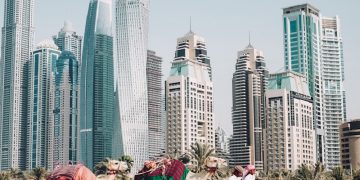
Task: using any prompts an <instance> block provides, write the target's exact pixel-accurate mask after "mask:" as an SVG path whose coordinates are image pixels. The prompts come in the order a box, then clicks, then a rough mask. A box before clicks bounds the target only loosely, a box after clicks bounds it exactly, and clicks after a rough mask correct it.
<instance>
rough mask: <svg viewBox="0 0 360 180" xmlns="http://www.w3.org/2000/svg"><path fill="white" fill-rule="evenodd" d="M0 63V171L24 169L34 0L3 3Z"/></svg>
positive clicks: (15, 0) (16, 0) (11, 0)
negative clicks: (28, 66) (28, 74)
mask: <svg viewBox="0 0 360 180" xmlns="http://www.w3.org/2000/svg"><path fill="white" fill-rule="evenodd" d="M4 2H5V6H4V16H3V17H4V26H3V28H2V41H1V43H2V44H1V60H0V133H1V135H0V155H1V157H0V158H1V163H0V170H3V169H10V168H19V169H25V167H26V135H27V134H26V129H27V125H26V123H27V82H28V78H27V71H28V69H27V64H28V61H29V59H30V54H31V52H32V50H33V43H34V27H33V24H34V22H33V18H34V13H33V12H34V3H35V0H26V1H25V0H5V1H4Z"/></svg>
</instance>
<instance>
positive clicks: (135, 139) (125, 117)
mask: <svg viewBox="0 0 360 180" xmlns="http://www.w3.org/2000/svg"><path fill="white" fill-rule="evenodd" d="M115 10H116V12H115V20H116V21H115V23H114V24H115V25H116V27H115V32H116V38H115V39H116V52H117V55H116V58H117V59H116V65H117V70H116V71H115V72H117V74H116V75H115V77H116V86H117V87H116V89H117V93H118V96H117V97H118V99H117V101H119V102H118V105H119V109H116V110H115V112H118V113H119V115H118V116H119V118H120V119H117V121H119V122H116V124H117V125H118V127H116V128H117V130H116V132H115V137H114V143H113V145H114V148H113V149H114V150H115V152H113V156H114V157H119V156H121V155H123V154H126V155H130V156H132V157H133V158H134V161H135V162H134V169H140V168H142V165H143V162H144V161H145V160H147V159H148V158H149V153H148V151H149V150H148V149H149V145H148V144H149V143H148V135H149V133H148V92H147V78H146V62H147V46H148V23H149V22H148V18H149V0H137V1H130V0H116V1H115Z"/></svg>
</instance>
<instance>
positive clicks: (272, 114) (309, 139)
mask: <svg viewBox="0 0 360 180" xmlns="http://www.w3.org/2000/svg"><path fill="white" fill-rule="evenodd" d="M266 99H267V100H266V109H267V113H266V114H267V118H266V123H265V124H266V126H265V127H264V129H265V130H264V169H265V171H269V170H273V169H287V170H291V171H292V172H295V170H296V169H298V167H299V166H300V165H302V164H307V165H314V164H315V163H316V139H315V129H314V124H313V108H312V107H313V102H312V97H311V96H310V93H309V87H308V85H307V83H306V79H305V77H304V76H303V75H301V74H299V73H295V72H291V71H288V72H282V73H276V74H271V75H270V77H269V86H268V90H267V91H266Z"/></svg>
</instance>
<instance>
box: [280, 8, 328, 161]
mask: <svg viewBox="0 0 360 180" xmlns="http://www.w3.org/2000/svg"><path fill="white" fill-rule="evenodd" d="M283 22H284V48H285V53H284V54H285V70H287V71H295V72H298V73H301V74H303V75H304V76H305V78H306V81H307V83H308V86H309V93H310V96H311V97H312V98H313V103H314V106H313V111H314V116H313V118H314V127H315V128H316V129H315V130H316V143H317V144H316V147H317V160H318V161H320V162H325V159H324V158H326V157H325V141H324V140H325V139H324V136H325V131H324V128H325V127H324V118H323V117H324V116H323V105H322V103H323V100H322V98H323V93H322V83H323V82H322V74H321V47H320V44H321V23H320V22H321V18H320V11H319V10H318V9H317V8H315V7H313V6H311V5H310V4H302V5H297V6H292V7H288V8H284V9H283Z"/></svg>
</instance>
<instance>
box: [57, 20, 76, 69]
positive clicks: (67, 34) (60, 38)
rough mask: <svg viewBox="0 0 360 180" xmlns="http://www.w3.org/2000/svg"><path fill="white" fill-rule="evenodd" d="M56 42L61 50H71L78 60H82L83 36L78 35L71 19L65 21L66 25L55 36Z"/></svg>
mask: <svg viewBox="0 0 360 180" xmlns="http://www.w3.org/2000/svg"><path fill="white" fill-rule="evenodd" d="M53 39H54V41H55V44H56V45H57V46H58V47H59V50H60V51H65V50H67V51H70V52H72V53H74V55H75V57H76V60H77V61H79V62H81V46H82V37H81V36H79V35H77V34H76V32H75V30H74V29H73V27H72V24H71V22H70V21H65V22H64V27H63V28H62V29H61V30H60V32H59V33H58V35H55V36H53Z"/></svg>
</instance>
